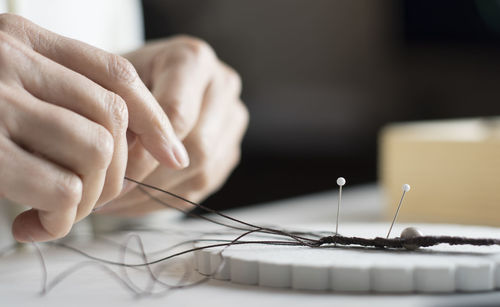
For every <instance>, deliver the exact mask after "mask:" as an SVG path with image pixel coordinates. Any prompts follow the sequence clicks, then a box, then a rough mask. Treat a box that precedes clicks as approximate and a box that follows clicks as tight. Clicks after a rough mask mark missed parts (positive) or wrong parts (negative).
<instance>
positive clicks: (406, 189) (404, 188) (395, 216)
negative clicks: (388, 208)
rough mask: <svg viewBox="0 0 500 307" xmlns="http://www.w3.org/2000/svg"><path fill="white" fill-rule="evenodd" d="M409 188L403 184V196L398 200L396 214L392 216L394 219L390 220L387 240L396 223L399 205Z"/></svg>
mask: <svg viewBox="0 0 500 307" xmlns="http://www.w3.org/2000/svg"><path fill="white" fill-rule="evenodd" d="M410 189H411V187H410V185H409V184H406V183H405V184H403V195H401V199H400V200H399V205H398V209H397V210H396V214H394V218H393V219H392V223H391V227H390V228H389V232H387V237H386V238H387V239H389V235H390V234H391V230H392V226H394V222H396V218H397V217H398V213H399V209H400V208H401V204H402V203H403V199H404V197H405V194H406V192H408V191H410Z"/></svg>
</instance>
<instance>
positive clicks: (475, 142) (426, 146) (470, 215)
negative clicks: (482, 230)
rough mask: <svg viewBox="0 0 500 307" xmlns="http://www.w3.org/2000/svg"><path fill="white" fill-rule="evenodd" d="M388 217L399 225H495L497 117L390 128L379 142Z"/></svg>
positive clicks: (499, 149) (498, 210)
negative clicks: (398, 208) (395, 218)
mask: <svg viewBox="0 0 500 307" xmlns="http://www.w3.org/2000/svg"><path fill="white" fill-rule="evenodd" d="M379 151H380V152H379V177H380V181H381V183H382V186H383V188H384V191H385V195H386V201H387V205H386V208H387V215H388V216H391V217H392V216H393V215H394V212H395V210H396V206H397V204H398V201H399V199H400V198H401V193H402V190H401V186H402V185H403V184H404V183H408V184H410V185H411V191H410V192H409V193H407V195H406V196H405V200H404V204H403V206H402V209H401V211H400V213H399V217H398V220H399V221H408V222H414V221H418V222H440V223H464V224H483V225H492V226H500V118H491V119H469V120H447V121H429V122H419V123H418V122H417V123H401V124H393V125H390V126H388V127H386V128H384V129H383V130H382V132H381V134H380V139H379Z"/></svg>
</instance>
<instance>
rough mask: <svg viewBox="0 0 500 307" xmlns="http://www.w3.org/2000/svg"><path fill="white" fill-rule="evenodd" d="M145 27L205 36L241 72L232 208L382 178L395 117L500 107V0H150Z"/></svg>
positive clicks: (219, 203)
mask: <svg viewBox="0 0 500 307" xmlns="http://www.w3.org/2000/svg"><path fill="white" fill-rule="evenodd" d="M143 7H144V15H145V23H146V37H147V39H154V38H160V37H168V36H171V35H175V34H181V33H182V34H190V35H194V36H197V37H200V38H202V39H204V40H206V41H207V42H208V43H209V44H211V45H212V46H213V48H214V49H215V50H216V52H217V54H218V56H219V58H221V59H222V60H223V61H225V62H226V63H228V64H229V65H231V66H232V67H234V68H235V69H236V70H237V71H238V72H239V73H240V74H241V76H242V79H243V93H242V98H243V101H245V103H246V104H247V106H248V109H249V111H250V116H251V121H250V126H249V130H248V133H247V135H246V137H245V140H244V143H243V154H242V161H241V164H240V166H239V167H238V168H237V169H236V170H235V172H234V173H233V174H232V176H231V177H230V179H229V181H228V183H227V184H226V185H225V186H224V187H223V188H222V190H220V191H219V192H218V193H216V194H215V195H213V196H212V197H210V198H209V199H208V200H207V201H206V202H205V204H206V205H208V206H211V207H213V208H218V209H223V208H228V207H234V206H241V205H248V204H252V203H256V202H262V201H269V200H274V199H279V198H284V197H290V196H294V195H300V194H304V193H311V192H316V191H321V190H326V189H332V188H335V187H336V185H335V180H336V178H337V177H338V176H345V177H346V178H347V179H348V181H349V183H350V184H356V183H365V182H373V181H375V180H376V178H377V174H376V170H377V168H376V163H377V134H378V132H379V129H380V128H381V127H382V126H383V125H385V124H387V123H389V122H394V121H407V120H423V119H435V118H456V117H471V116H491V115H499V114H500V99H499V98H500V1H490V0H483V1H465V0H462V1H452V0H447V1H430V0H425V1H422V0H414V1H372V0H358V1H351V0H341V1H334V0H314V1H311V0H266V1H255V0H144V1H143Z"/></svg>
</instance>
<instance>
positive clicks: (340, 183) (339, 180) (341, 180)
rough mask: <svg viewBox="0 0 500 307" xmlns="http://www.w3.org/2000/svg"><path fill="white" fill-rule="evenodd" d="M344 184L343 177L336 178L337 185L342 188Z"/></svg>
mask: <svg viewBox="0 0 500 307" xmlns="http://www.w3.org/2000/svg"><path fill="white" fill-rule="evenodd" d="M345 183H346V181H345V178H344V177H339V178H337V184H338V185H339V186H343V185H345Z"/></svg>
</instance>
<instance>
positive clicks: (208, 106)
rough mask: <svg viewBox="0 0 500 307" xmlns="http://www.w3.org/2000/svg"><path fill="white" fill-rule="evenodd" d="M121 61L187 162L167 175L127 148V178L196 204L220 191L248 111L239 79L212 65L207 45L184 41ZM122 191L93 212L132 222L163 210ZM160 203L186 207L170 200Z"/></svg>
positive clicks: (139, 149) (131, 189)
mask: <svg viewBox="0 0 500 307" xmlns="http://www.w3.org/2000/svg"><path fill="white" fill-rule="evenodd" d="M126 57H127V58H128V59H129V60H130V61H131V62H132V64H134V66H135V67H136V69H137V71H138V73H139V75H140V76H141V78H142V80H143V81H144V83H145V84H146V85H147V86H148V88H149V89H150V90H151V92H152V93H153V95H154V96H155V98H156V99H157V100H158V102H159V103H160V105H161V107H162V108H163V110H165V112H166V114H167V116H168V117H169V119H170V121H171V123H172V125H173V128H174V130H175V132H176V134H177V136H178V137H179V138H181V139H182V140H183V142H184V145H185V146H186V149H187V151H188V154H189V157H190V159H191V164H190V166H189V167H187V168H185V169H183V170H172V169H170V168H167V167H165V166H163V165H161V164H159V163H158V162H157V161H156V160H155V159H154V157H152V156H151V155H150V154H149V153H148V152H147V151H146V150H145V148H144V147H143V146H142V145H141V144H140V143H132V146H131V147H130V148H129V161H128V167H127V172H126V175H127V176H129V177H130V178H133V179H136V180H140V181H144V182H146V183H149V184H152V185H154V186H157V187H161V188H164V189H167V190H168V191H171V192H173V193H176V194H179V195H181V196H183V197H186V198H188V199H190V200H193V201H200V200H201V199H203V198H205V197H207V196H208V195H209V194H210V193H212V192H214V191H215V190H216V189H218V188H219V187H220V186H221V185H222V183H223V182H224V181H225V180H226V178H227V176H228V175H229V174H230V172H231V171H232V169H233V168H234V167H235V165H236V164H237V163H238V161H239V158H240V145H241V140H242V137H243V134H244V132H245V130H246V127H247V123H248V112H247V109H246V107H245V106H244V105H243V103H242V102H241V100H240V98H239V96H240V92H241V81H240V77H239V76H238V74H237V73H236V72H235V71H234V70H233V69H232V68H230V67H228V66H227V65H226V64H224V63H222V62H221V61H220V60H219V59H217V57H216V55H215V53H214V51H213V50H212V49H211V48H210V46H208V44H206V43H205V42H203V41H201V40H199V39H195V38H191V37H186V36H180V37H175V38H171V39H167V40H163V41H158V42H154V43H150V44H149V45H147V46H146V47H144V48H142V49H140V50H138V51H136V52H133V53H131V54H128V55H126ZM126 186H127V188H125V189H124V192H128V193H126V194H125V195H123V196H122V197H120V198H118V199H116V200H115V201H113V202H112V203H110V204H109V205H107V206H105V207H103V208H102V210H99V211H98V212H103V213H117V214H121V215H127V216H136V215H141V214H145V213H148V212H151V211H153V210H157V209H161V208H164V207H163V206H162V205H160V204H158V203H156V202H154V201H153V200H151V199H150V198H149V197H148V196H147V195H145V194H144V193H143V192H141V191H140V190H139V189H138V188H137V187H136V186H135V184H129V183H127V184H126ZM150 192H152V191H150ZM153 194H155V195H156V196H159V194H158V193H154V192H153ZM162 199H163V200H166V201H168V202H169V203H170V204H172V205H176V206H179V207H182V206H183V205H184V206H185V204H182V202H179V201H178V200H175V199H172V198H165V197H162Z"/></svg>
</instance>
